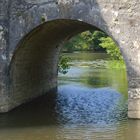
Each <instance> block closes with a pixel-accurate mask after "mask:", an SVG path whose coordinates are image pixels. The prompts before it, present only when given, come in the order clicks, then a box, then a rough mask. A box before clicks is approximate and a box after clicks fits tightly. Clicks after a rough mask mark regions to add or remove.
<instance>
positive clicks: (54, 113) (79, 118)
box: [0, 53, 140, 140]
mask: <svg viewBox="0 0 140 140" xmlns="http://www.w3.org/2000/svg"><path fill="white" fill-rule="evenodd" d="M71 58H72V62H71V65H72V67H71V69H70V71H69V72H68V73H67V74H66V75H61V74H60V75H59V87H58V92H57V93H56V92H53V91H52V92H50V93H48V94H47V95H45V96H43V97H40V98H38V99H36V100H34V101H33V102H31V103H28V104H25V105H22V106H20V107H18V108H17V109H15V110H13V111H11V112H9V113H6V114H1V115H0V140H140V133H139V131H140V121H138V120H137V121H136V120H135V121H133V120H128V119H127V82H126V81H127V80H126V73H125V70H124V69H114V70H111V69H108V68H107V63H108V56H107V55H106V54H87V53H79V54H78V53H77V54H71ZM102 58H104V60H103V59H102Z"/></svg>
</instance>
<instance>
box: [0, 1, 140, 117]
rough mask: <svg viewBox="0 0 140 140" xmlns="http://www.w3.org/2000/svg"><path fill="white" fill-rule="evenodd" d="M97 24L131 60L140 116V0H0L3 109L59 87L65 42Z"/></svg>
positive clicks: (133, 109) (134, 109)
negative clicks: (58, 72)
mask: <svg viewBox="0 0 140 140" xmlns="http://www.w3.org/2000/svg"><path fill="white" fill-rule="evenodd" d="M94 29H99V30H102V31H104V32H105V33H107V34H108V35H109V36H111V37H112V38H113V39H114V41H116V43H117V44H118V46H119V48H120V50H121V52H122V55H123V57H124V60H125V62H126V66H127V76H128V94H129V99H128V116H129V118H140V2H139V1H138V0H0V112H7V111H9V110H11V109H13V108H14V107H16V106H18V105H20V104H22V103H25V102H27V101H29V100H31V99H33V98H35V97H38V96H40V95H43V94H45V93H46V92H48V91H49V90H53V89H55V88H56V87H57V63H58V56H59V53H60V49H61V48H62V46H63V43H64V42H66V41H67V40H68V39H69V38H71V37H72V36H74V35H76V34H77V33H80V32H83V31H86V30H94Z"/></svg>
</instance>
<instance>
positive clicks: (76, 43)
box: [64, 32, 89, 52]
mask: <svg viewBox="0 0 140 140" xmlns="http://www.w3.org/2000/svg"><path fill="white" fill-rule="evenodd" d="M84 33H85V32H84ZM88 49H89V43H88V41H87V40H86V38H85V36H84V35H83V33H81V34H78V35H77V36H75V37H73V38H72V39H70V40H69V41H68V42H67V43H66V44H65V45H64V50H66V51H68V52H73V51H86V50H88Z"/></svg>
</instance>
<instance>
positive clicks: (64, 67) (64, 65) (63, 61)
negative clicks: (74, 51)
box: [58, 55, 71, 74]
mask: <svg viewBox="0 0 140 140" xmlns="http://www.w3.org/2000/svg"><path fill="white" fill-rule="evenodd" d="M70 61H71V59H70V58H69V57H66V56H63V55H61V56H60V58H59V63H58V72H59V73H62V74H66V73H67V72H68V69H70V65H69V62H70Z"/></svg>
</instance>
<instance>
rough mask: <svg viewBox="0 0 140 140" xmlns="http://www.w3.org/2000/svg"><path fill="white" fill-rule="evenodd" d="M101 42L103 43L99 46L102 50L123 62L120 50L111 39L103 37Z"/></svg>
mask: <svg viewBox="0 0 140 140" xmlns="http://www.w3.org/2000/svg"><path fill="white" fill-rule="evenodd" d="M100 41H101V43H100V44H99V45H100V46H101V47H102V48H105V49H106V52H107V54H109V55H110V56H111V57H112V59H114V60H123V57H122V55H121V52H120V49H119V48H118V47H117V45H116V43H115V42H114V41H113V40H112V39H111V38H110V37H101V38H100Z"/></svg>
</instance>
